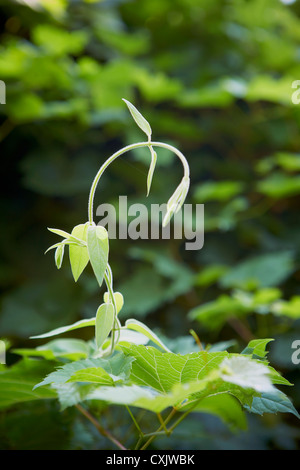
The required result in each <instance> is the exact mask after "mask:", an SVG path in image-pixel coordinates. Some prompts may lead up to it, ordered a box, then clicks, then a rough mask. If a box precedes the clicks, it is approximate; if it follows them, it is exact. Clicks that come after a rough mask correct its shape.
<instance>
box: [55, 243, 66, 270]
mask: <svg viewBox="0 0 300 470" xmlns="http://www.w3.org/2000/svg"><path fill="white" fill-rule="evenodd" d="M64 252H65V245H64V244H63V243H60V244H59V246H58V247H57V248H56V250H55V264H56V267H57V269H60V268H61V265H62V261H63V257H64Z"/></svg>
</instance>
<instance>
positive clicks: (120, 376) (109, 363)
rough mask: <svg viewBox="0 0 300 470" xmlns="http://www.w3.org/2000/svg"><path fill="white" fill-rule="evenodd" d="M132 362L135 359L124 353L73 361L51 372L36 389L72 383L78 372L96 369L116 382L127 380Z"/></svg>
mask: <svg viewBox="0 0 300 470" xmlns="http://www.w3.org/2000/svg"><path fill="white" fill-rule="evenodd" d="M132 361H133V358H131V357H126V356H125V355H124V354H123V353H122V352H118V353H117V354H115V355H114V356H112V357H109V358H88V359H84V360H80V361H73V362H70V363H68V364H65V365H63V366H62V367H59V368H57V369H56V370H55V371H54V372H51V373H50V374H49V375H47V376H46V377H45V378H44V379H43V380H42V381H41V382H40V383H38V384H37V385H36V386H35V388H38V387H41V386H44V385H50V384H51V385H52V384H55V385H60V384H65V383H66V382H68V381H70V379H71V378H72V377H73V375H74V374H76V373H77V372H78V371H84V370H90V369H95V368H96V369H103V370H104V371H105V372H106V373H107V374H109V376H110V377H111V378H112V379H113V380H114V381H115V380H126V379H127V378H128V376H129V374H130V370H131V363H132ZM99 374H100V371H99ZM104 375H105V374H103V377H104ZM99 376H100V375H99ZM80 381H81V380H80Z"/></svg>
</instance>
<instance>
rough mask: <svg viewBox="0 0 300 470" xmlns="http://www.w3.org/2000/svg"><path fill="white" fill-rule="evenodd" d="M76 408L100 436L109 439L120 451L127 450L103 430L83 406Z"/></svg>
mask: <svg viewBox="0 0 300 470" xmlns="http://www.w3.org/2000/svg"><path fill="white" fill-rule="evenodd" d="M76 408H77V409H78V411H80V413H81V414H83V415H84V416H85V417H86V418H87V419H88V420H89V421H90V422H91V423H92V424H93V425H94V426H95V428H96V429H97V431H98V432H99V433H100V434H101V436H104V437H106V438H107V439H109V440H110V441H111V442H113V443H114V444H115V445H116V446H117V447H118V448H119V449H121V450H127V449H126V447H124V446H123V444H121V442H119V441H118V439H116V438H115V437H114V436H113V435H112V434H111V433H110V432H109V431H107V430H106V429H104V428H103V427H102V426H101V424H100V423H99V422H98V421H97V420H96V418H94V416H93V415H91V413H90V412H89V411H87V410H86V409H85V408H83V406H81V405H76Z"/></svg>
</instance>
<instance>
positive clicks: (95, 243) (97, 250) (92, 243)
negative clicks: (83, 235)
mask: <svg viewBox="0 0 300 470" xmlns="http://www.w3.org/2000/svg"><path fill="white" fill-rule="evenodd" d="M87 249H88V253H89V258H90V261H91V265H92V268H93V271H94V273H95V276H96V279H97V281H98V284H99V286H101V285H102V282H103V278H104V274H105V271H106V268H107V263H108V250H109V248H108V233H107V230H106V229H105V228H104V227H101V226H96V225H90V226H89V227H88V230H87Z"/></svg>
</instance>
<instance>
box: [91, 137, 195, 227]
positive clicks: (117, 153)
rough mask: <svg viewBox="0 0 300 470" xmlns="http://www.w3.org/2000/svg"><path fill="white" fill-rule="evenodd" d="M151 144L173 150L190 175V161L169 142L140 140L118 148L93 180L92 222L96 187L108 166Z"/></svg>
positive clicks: (185, 173) (186, 173)
mask: <svg viewBox="0 0 300 470" xmlns="http://www.w3.org/2000/svg"><path fill="white" fill-rule="evenodd" d="M151 146H152V147H162V148H165V149H167V150H170V151H171V152H174V153H175V154H176V155H177V156H178V158H179V159H180V160H181V162H182V165H183V168H184V176H189V174H190V169H189V165H188V162H187V160H186V158H185V156H184V155H183V153H181V152H180V150H178V149H177V148H176V147H173V145H169V144H166V143H164V142H150V141H148V142H138V143H136V144H130V145H127V146H126V147H124V148H122V149H121V150H118V151H117V152H115V153H114V154H113V155H111V157H109V158H108V159H107V160H106V161H105V162H104V163H103V165H102V166H101V167H100V169H99V171H98V173H97V174H96V176H95V178H94V181H93V183H92V186H91V189H90V194H89V202H88V217H89V222H90V223H92V222H93V205H94V197H95V192H96V188H97V185H98V183H99V180H100V178H101V176H102V174H103V173H104V171H105V170H106V168H107V167H108V166H109V165H110V164H111V163H112V162H113V161H114V160H115V159H116V158H118V157H120V156H121V155H123V154H124V153H126V152H129V151H130V150H134V149H137V148H140V147H151Z"/></svg>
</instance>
